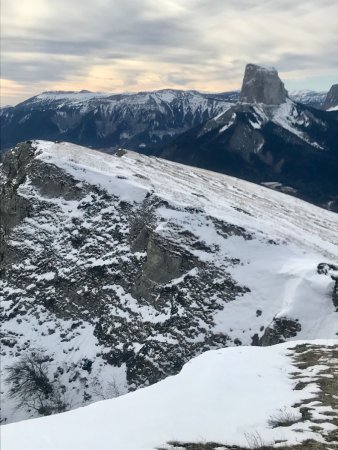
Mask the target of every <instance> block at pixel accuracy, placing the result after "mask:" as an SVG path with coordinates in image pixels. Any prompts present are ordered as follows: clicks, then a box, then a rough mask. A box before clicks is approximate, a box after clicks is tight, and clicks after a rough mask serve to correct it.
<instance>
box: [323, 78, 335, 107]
mask: <svg viewBox="0 0 338 450" xmlns="http://www.w3.org/2000/svg"><path fill="white" fill-rule="evenodd" d="M335 106H338V84H334V85H332V86H331V88H330V90H329V92H328V93H327V96H326V99H325V101H324V104H323V109H330V108H334V107H335Z"/></svg>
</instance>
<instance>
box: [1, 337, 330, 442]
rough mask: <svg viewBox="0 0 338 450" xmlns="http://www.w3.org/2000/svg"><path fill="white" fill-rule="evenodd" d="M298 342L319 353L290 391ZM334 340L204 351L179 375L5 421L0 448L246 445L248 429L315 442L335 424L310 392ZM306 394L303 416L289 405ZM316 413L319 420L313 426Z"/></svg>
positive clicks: (267, 438)
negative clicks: (59, 410)
mask: <svg viewBox="0 0 338 450" xmlns="http://www.w3.org/2000/svg"><path fill="white" fill-rule="evenodd" d="M297 344H303V345H305V346H309V347H308V348H311V347H310V346H312V348H316V347H317V348H321V349H322V357H323V358H322V359H321V361H320V362H319V361H318V362H317V364H313V365H312V366H311V367H309V368H308V369H305V370H303V371H299V373H300V376H301V378H300V379H301V380H302V381H305V387H303V388H301V389H296V390H295V389H294V388H295V385H296V384H297V381H298V380H297V379H295V378H292V374H294V373H295V370H296V368H295V366H294V365H293V364H294V363H293V361H292V356H293V354H294V351H295V346H296V345H297ZM337 345H338V340H321V341H308V342H307V341H305V342H302V341H300V342H297V343H295V342H288V343H285V344H280V345H276V346H273V347H265V348H259V347H240V348H226V349H219V350H214V351H209V352H206V353H204V354H202V355H200V356H199V357H197V358H194V359H193V360H191V361H189V362H188V363H187V364H186V365H185V366H184V367H183V369H182V371H181V372H180V373H179V374H178V375H176V376H173V377H169V378H167V379H165V380H163V381H161V382H159V383H157V384H155V385H153V386H150V387H148V388H145V389H140V390H138V391H136V392H133V393H129V394H127V395H125V396H122V397H119V398H117V399H112V400H106V401H102V402H98V403H95V404H93V405H90V406H87V407H85V408H80V409H78V410H76V411H71V412H68V413H63V414H58V415H54V416H49V417H46V418H41V419H35V420H30V421H25V422H21V423H17V424H12V425H7V426H4V427H3V429H2V438H1V441H2V444H3V446H4V447H3V448H4V449H5V450H22V449H23V448H25V450H70V449H71V450H94V449H95V450H108V449H114V450H155V448H159V447H161V448H162V447H164V446H165V445H166V444H167V443H168V442H169V441H179V442H196V443H197V442H202V441H203V442H210V441H212V442H219V443H220V444H222V443H223V444H229V445H231V444H232V445H234V444H236V445H243V446H245V447H247V445H248V444H250V438H252V437H254V436H259V438H260V439H261V441H262V442H266V443H275V442H278V441H282V442H283V443H284V444H296V443H299V442H301V441H305V440H307V439H317V440H319V441H322V439H323V438H322V436H321V434H319V433H318V429H321V430H323V432H324V434H325V433H326V432H330V431H333V430H335V429H336V427H335V425H334V424H333V423H332V422H331V421H332V416H331V417H330V416H329V414H332V412H333V410H332V408H330V407H329V406H326V407H324V406H323V405H321V404H320V402H318V401H317V402H315V401H314V400H312V399H314V397H315V393H316V392H318V387H317V386H316V379H317V375H318V373H320V371H323V370H324V369H326V368H327V364H326V363H327V361H326V360H325V356H326V354H327V358H328V360H329V358H330V356H329V355H330V353H329V352H330V348H331V349H332V348H333V346H337ZM332 363H333V361H332ZM293 377H294V375H293ZM306 400H308V403H307V406H311V416H312V417H311V420H306V421H304V420H303V419H302V414H301V411H300V406H298V407H296V406H295V404H296V403H298V404H300V405H302V402H304V401H306ZM311 400H312V401H311ZM283 414H284V415H285V417H292V418H293V419H294V421H295V423H294V424H292V423H291V424H290V425H289V426H280V427H276V428H272V427H271V426H270V425H269V420H271V418H272V417H284V416H283ZM318 419H319V420H321V423H320V427H318V426H317V427H315V426H314V425H316V420H318ZM225 424H226V426H225ZM312 427H313V428H312ZM277 447H278V446H277ZM269 448H270V446H269ZM328 448H331V445H330V446H329V447H328ZM332 448H333V447H332Z"/></svg>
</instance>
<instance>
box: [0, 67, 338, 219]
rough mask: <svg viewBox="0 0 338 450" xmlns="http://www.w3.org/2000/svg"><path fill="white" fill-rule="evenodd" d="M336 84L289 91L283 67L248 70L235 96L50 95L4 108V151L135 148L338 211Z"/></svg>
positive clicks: (172, 92)
mask: <svg viewBox="0 0 338 450" xmlns="http://www.w3.org/2000/svg"><path fill="white" fill-rule="evenodd" d="M337 86H338V85H334V86H333V87H332V88H331V89H330V91H329V92H328V93H327V95H325V93H314V92H312V91H298V92H295V93H294V94H293V95H289V94H288V92H287V91H286V90H285V88H284V85H283V83H282V82H281V80H280V79H279V77H278V73H277V71H276V70H275V69H269V68H268V69H266V68H263V67H261V66H257V65H255V64H248V65H247V66H246V70H245V74H244V79H243V85H242V89H241V91H232V92H228V93H220V94H201V93H199V92H196V91H178V90H169V89H167V90H161V91H154V92H140V93H138V94H118V95H117V94H114V95H110V94H97V93H91V92H88V91H81V92H46V93H43V94H40V95H38V96H36V97H33V98H31V99H28V100H27V101H25V102H23V103H21V104H19V105H17V106H16V107H7V108H2V109H1V110H0V117H1V127H2V128H1V139H2V141H1V142H2V144H1V147H2V149H3V150H5V149H6V148H9V147H11V146H13V145H15V144H16V143H17V142H19V141H24V140H28V139H37V138H38V139H48V140H54V141H59V140H62V141H70V142H73V143H76V144H82V145H86V146H90V147H93V148H97V149H100V150H101V151H104V152H107V153H113V152H115V151H116V150H117V149H118V148H126V149H132V150H135V151H138V152H140V153H144V154H146V155H156V156H159V157H161V158H166V159H169V160H172V161H177V162H181V163H184V164H188V165H194V166H197V167H201V168H205V169H209V170H214V171H217V172H222V173H225V174H228V175H233V176H236V177H239V178H243V179H246V180H248V181H252V182H255V183H260V184H265V185H266V186H269V187H270V188H273V189H277V190H281V191H283V192H286V193H288V194H290V195H295V196H297V197H300V198H302V199H304V200H306V201H309V202H311V203H314V204H316V205H318V206H321V207H324V208H327V209H330V210H333V211H338V181H337V176H336V173H337V170H338V147H337V142H338V110H337V105H338V95H337ZM276 99H277V100H278V101H275V100H276ZM319 103H320V104H321V105H322V107H321V108H319V107H318V105H319ZM311 105H312V106H311ZM313 105H317V107H316V108H314V107H313Z"/></svg>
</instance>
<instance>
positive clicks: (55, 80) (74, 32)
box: [1, 0, 338, 104]
mask: <svg viewBox="0 0 338 450" xmlns="http://www.w3.org/2000/svg"><path fill="white" fill-rule="evenodd" d="M1 6H2V7H1V22H2V23H1V38H2V48H1V54H2V57H1V77H2V80H1V103H2V104H16V103H18V102H19V101H22V100H23V99H25V98H27V97H29V96H32V95H34V94H37V93H40V92H41V91H44V90H81V89H89V90H93V91H108V92H121V91H142V90H153V89H160V88H165V87H170V88H178V89H197V90H200V91H209V92H210V91H218V92H221V91H227V90H231V89H237V88H239V87H240V85H241V81H242V76H243V71H244V66H245V64H246V63H247V62H254V63H258V64H264V65H273V66H275V67H276V68H277V69H278V71H279V73H280V75H281V77H282V78H283V80H284V81H285V84H286V87H287V88H288V89H314V90H328V89H329V87H330V85H331V84H333V83H334V82H337V81H336V80H337V67H338V57H337V55H338V42H337V38H336V32H337V27H338V10H337V9H338V4H337V2H336V0H321V2H320V4H319V3H318V2H316V1H315V0H300V1H298V2H294V1H293V0H283V1H281V0H264V1H262V0H227V1H224V0H186V1H185V2H181V1H179V0H160V1H158V0H156V1H155V0H142V1H141V0H115V1H114V2H111V1H108V0H87V1H86V2H82V1H81V0H72V2H69V1H67V0H58V1H57V2H55V1H53V0H34V2H32V0H2V3H1Z"/></svg>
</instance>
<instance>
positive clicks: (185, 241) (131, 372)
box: [0, 141, 338, 423]
mask: <svg viewBox="0 0 338 450" xmlns="http://www.w3.org/2000/svg"><path fill="white" fill-rule="evenodd" d="M0 170H1V172H0V175H1V198H2V202H1V204H0V208H1V210H0V213H1V217H2V222H1V240H0V259H1V272H0V276H1V279H0V281H1V288H2V290H3V293H4V300H3V301H2V302H1V308H2V311H1V313H2V315H1V320H2V328H1V331H2V339H1V343H2V350H1V361H2V364H1V370H2V379H3V380H4V379H5V378H6V376H7V375H8V368H10V367H13V366H14V365H15V364H17V363H20V362H22V358H24V356H25V355H27V354H30V352H36V354H39V355H42V356H43V361H44V364H45V365H46V366H47V369H46V370H47V371H48V374H47V378H48V379H49V381H50V384H51V385H52V386H54V388H55V389H56V388H58V389H57V391H58V392H63V394H64V398H65V399H66V400H65V405H64V408H65V409H74V408H76V407H78V406H81V405H84V404H88V403H92V402H95V401H97V400H100V399H103V398H111V397H115V396H118V395H121V394H124V393H126V392H128V391H131V390H135V389H137V388H139V387H143V386H147V385H149V384H152V383H155V382H157V381H159V380H161V379H164V378H166V377H167V376H168V375H173V374H176V373H178V372H179V371H180V370H181V368H182V367H183V365H184V364H185V363H186V362H187V361H189V360H190V359H191V358H193V357H195V356H197V355H199V354H201V353H203V352H205V351H208V350H211V349H218V348H223V347H227V346H241V345H251V344H254V345H270V344H274V343H278V342H284V341H288V340H295V339H296V340H297V339H317V338H330V339H331V338H335V337H336V333H337V331H338V329H337V312H336V310H337V307H338V300H337V286H338V283H337V265H336V256H337V242H338V234H337V230H338V227H337V221H338V216H337V215H336V214H334V213H331V212H329V211H325V210H321V209H319V208H317V207H315V206H313V205H310V204H308V203H305V202H303V201H301V200H299V199H296V198H293V197H290V196H288V195H285V194H282V193H279V192H275V191H273V190H270V189H267V188H265V187H263V186H258V185H255V184H251V183H248V182H245V181H242V180H239V179H236V178H231V177H228V176H225V175H221V174H216V173H212V172H208V171H205V170H201V169H196V168H193V167H188V166H183V165H180V164H177V163H172V162H168V161H165V160H161V159H157V158H154V157H150V158H149V157H146V156H143V155H140V154H137V153H133V152H127V151H124V150H121V151H119V152H118V153H117V154H115V155H113V156H111V155H106V154H103V153H100V152H96V151H94V150H90V149H87V148H84V147H78V146H75V145H73V144H67V143H52V142H43V141H35V142H32V143H29V142H28V143H23V144H20V145H18V146H17V147H16V148H14V149H13V150H12V151H10V152H9V153H8V154H7V155H6V158H5V160H4V163H3V165H2V166H1V169H0ZM14 367H15V366H14ZM9 389H10V384H8V383H5V382H4V383H3V384H2V392H1V396H2V402H1V406H2V420H3V421H4V422H5V423H9V422H13V421H17V420H22V419H25V418H29V417H34V416H35V417H36V416H38V415H39V409H35V410H34V408H30V409H29V408H28V409H27V407H25V405H23V406H22V407H21V408H20V409H19V410H18V409H16V401H15V399H13V398H9V397H8V392H9ZM26 406H27V405H26ZM47 406H48V407H50V408H53V405H47Z"/></svg>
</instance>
